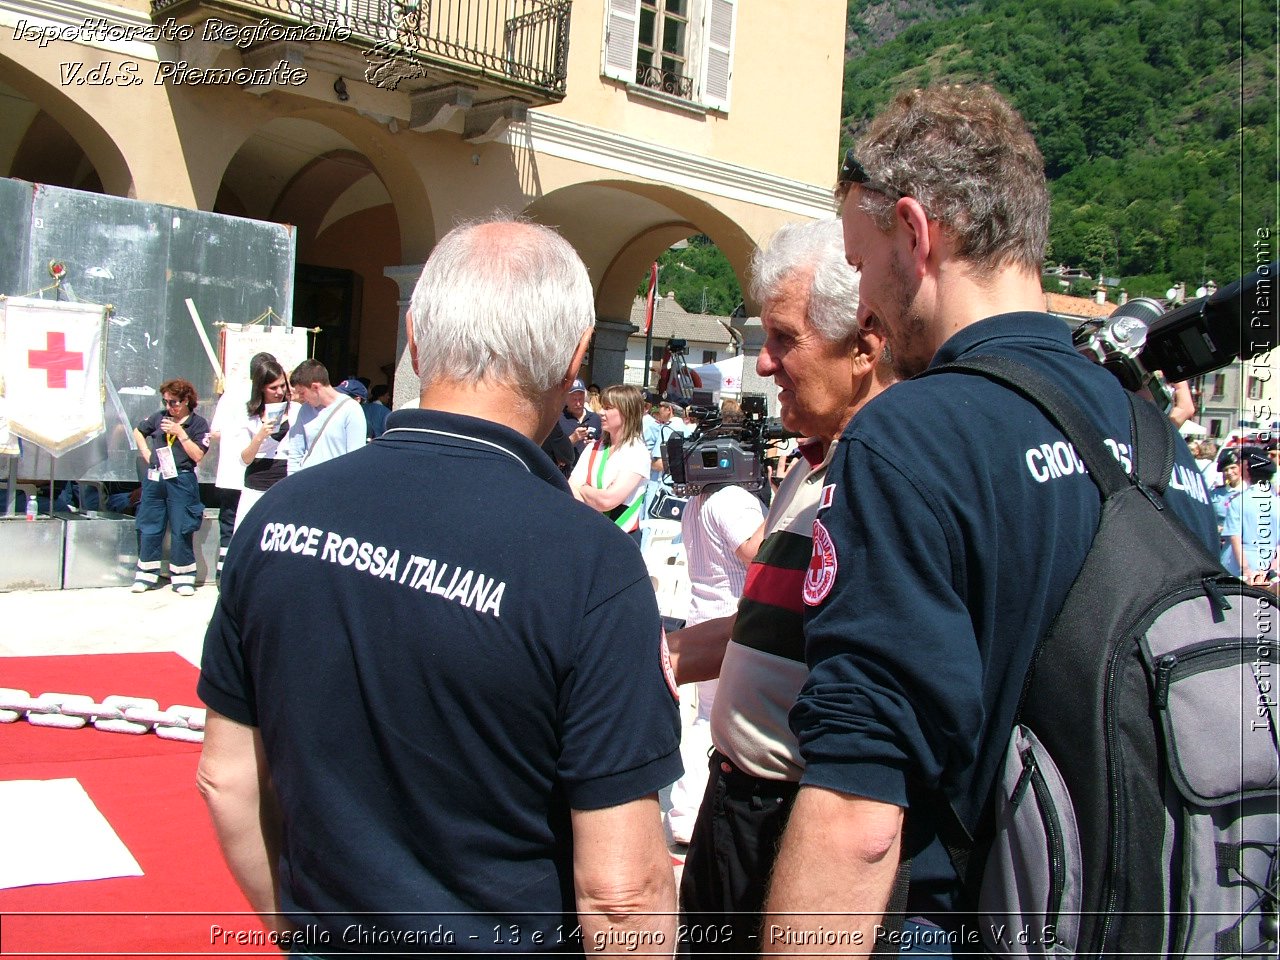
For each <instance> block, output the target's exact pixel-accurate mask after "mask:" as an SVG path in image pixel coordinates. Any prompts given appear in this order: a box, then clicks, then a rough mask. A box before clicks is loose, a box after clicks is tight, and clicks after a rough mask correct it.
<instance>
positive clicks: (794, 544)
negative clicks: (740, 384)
mask: <svg viewBox="0 0 1280 960" xmlns="http://www.w3.org/2000/svg"><path fill="white" fill-rule="evenodd" d="M752 273H753V275H754V277H755V282H754V290H753V292H754V294H755V296H756V298H757V300H758V301H759V302H760V304H761V305H762V313H761V322H762V323H763V325H764V331H765V342H764V346H763V347H762V348H761V351H760V358H759V360H757V362H756V371H757V372H758V373H759V374H760V376H762V377H772V378H773V381H774V383H775V384H776V385H777V387H778V390H779V393H778V400H779V403H780V404H781V407H782V422H783V425H784V426H785V427H786V428H787V429H788V430H791V431H793V432H796V433H800V434H803V435H804V436H805V437H807V438H808V439H807V440H805V441H804V442H803V443H802V445H801V450H802V452H803V454H804V462H803V463H801V464H798V465H797V466H796V467H795V468H794V469H792V470H791V471H790V472H789V473H788V474H787V476H786V479H785V480H783V482H782V485H781V486H780V487H779V489H778V491H777V494H776V496H775V497H774V500H773V505H772V506H771V508H770V510H769V515H768V517H767V518H766V520H765V526H764V540H763V543H762V544H761V546H760V549H759V552H758V553H757V554H756V556H755V560H754V561H753V562H752V564H751V565H750V567H749V568H748V572H747V581H746V587H745V590H744V593H743V597H742V601H741V603H740V604H739V606H738V611H737V614H736V615H735V616H729V617H722V618H720V619H716V620H709V621H706V622H705V623H702V624H699V625H697V626H694V627H690V628H687V629H685V630H681V631H676V632H675V633H673V634H672V635H671V636H670V638H669V639H670V642H671V644H672V649H673V651H674V653H673V656H674V657H675V660H676V676H677V678H678V680H679V682H681V683H687V682H691V681H695V680H705V679H708V678H711V677H715V676H717V674H718V675H719V678H720V683H719V689H718V691H717V693H716V698H715V704H714V706H713V708H712V711H711V739H712V743H713V745H714V748H715V749H714V751H713V752H712V756H711V772H710V780H709V783H708V786H707V791H706V794H705V796H704V798H703V802H702V807H701V809H700V811H699V814H698V820H697V823H696V825H695V827H694V829H693V836H692V840H691V842H690V846H689V855H688V858H687V860H686V862H685V868H684V878H683V881H682V884H681V889H680V902H681V908H682V910H683V911H684V913H685V915H686V919H687V920H688V921H689V923H690V925H691V929H693V928H696V929H699V930H707V931H710V930H712V929H714V930H715V932H716V934H715V936H707V937H701V938H699V939H700V940H701V941H702V942H697V943H692V944H691V946H692V948H693V949H694V950H695V951H699V950H703V951H728V952H741V951H744V950H746V951H750V952H755V951H756V950H758V949H759V945H760V941H759V940H758V939H753V937H755V936H757V935H758V934H759V932H760V931H759V927H760V922H761V918H760V913H761V910H762V908H763V905H764V894H765V889H766V885H767V882H768V879H769V873H770V870H771V869H772V867H773V851H775V850H776V849H777V841H778V839H779V837H780V836H781V834H782V829H783V827H784V826H785V825H786V819H787V814H788V812H789V810H790V806H791V802H792V800H793V799H794V797H795V794H796V790H797V789H798V787H799V781H800V775H801V773H802V772H803V761H802V759H801V757H800V752H799V747H798V744H797V743H796V739H795V737H794V736H793V735H792V733H791V730H790V727H789V726H788V724H787V713H788V711H789V710H790V709H791V706H792V705H793V704H794V703H795V700H796V695H797V694H798V693H799V692H800V687H801V685H802V684H803V683H804V681H805V678H806V677H807V676H808V672H809V671H808V667H807V666H806V665H805V658H804V633H803V620H804V617H803V611H804V605H803V600H802V595H803V591H804V581H805V576H806V570H807V569H808V567H809V560H810V556H811V554H812V546H813V544H812V537H813V533H812V531H813V520H814V516H815V515H816V513H817V510H818V506H819V503H820V501H821V498H822V494H823V489H824V483H823V481H824V477H825V476H826V470H827V465H828V464H829V463H830V462H831V454H832V452H833V450H834V449H835V445H836V441H837V440H838V438H839V437H840V434H841V433H842V432H843V430H844V428H845V425H846V424H847V423H848V422H849V420H850V419H851V418H852V417H853V415H854V414H855V413H857V411H858V410H859V409H861V408H862V407H863V406H864V405H865V404H866V403H867V402H868V401H869V400H871V398H872V397H874V396H876V395H877V394H879V393H880V392H881V391H882V390H884V389H885V388H886V387H888V386H889V385H890V384H891V383H892V382H893V380H894V376H893V373H892V371H891V370H890V368H889V366H888V364H887V362H885V361H886V357H885V346H884V335H883V333H882V332H881V331H880V329H879V324H878V323H877V322H876V321H875V320H874V318H872V317H869V316H865V315H862V316H860V314H859V309H858V274H857V272H856V271H855V270H854V269H853V268H852V267H850V266H849V265H848V264H847V263H846V262H845V258H844V246H843V242H842V239H841V233H840V225H839V223H838V222H837V221H826V222H821V223H810V224H804V225H798V224H792V225H788V226H785V227H783V228H782V229H781V230H779V231H778V232H777V234H775V235H774V237H773V238H772V240H771V241H770V243H769V245H768V246H767V247H766V248H762V249H761V250H759V251H757V253H756V255H755V257H754V259H753V262H752ZM721 658H723V662H721ZM708 941H710V942H708Z"/></svg>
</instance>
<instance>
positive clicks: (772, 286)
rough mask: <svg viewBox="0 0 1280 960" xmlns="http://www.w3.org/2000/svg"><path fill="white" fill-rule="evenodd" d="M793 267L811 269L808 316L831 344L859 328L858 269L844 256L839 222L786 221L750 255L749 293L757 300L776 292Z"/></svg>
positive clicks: (816, 329)
mask: <svg viewBox="0 0 1280 960" xmlns="http://www.w3.org/2000/svg"><path fill="white" fill-rule="evenodd" d="M797 270H812V271H813V278H812V279H811V280H810V282H809V304H808V311H807V315H808V318H809V323H811V324H812V325H813V329H814V330H815V331H817V333H818V335H819V336H820V337H822V338H823V339H824V340H829V341H831V342H833V343H835V342H839V341H841V340H845V339H847V338H848V337H849V336H851V335H852V334H853V333H855V332H856V331H857V329H858V271H857V270H855V269H853V267H851V266H849V263H848V261H847V260H845V258H844V235H843V233H842V232H841V228H840V221H838V220H820V221H815V222H812V223H788V224H786V225H785V226H783V227H781V228H779V230H778V232H777V233H775V234H774V235H773V236H772V237H771V238H770V239H769V243H768V245H767V246H764V247H760V248H759V249H757V250H756V252H755V253H754V254H753V255H752V257H751V274H752V276H751V295H752V296H753V297H754V298H755V299H756V301H757V302H759V303H760V304H762V305H763V304H764V303H765V302H766V301H768V300H770V299H772V298H773V297H774V296H776V295H777V293H778V289H779V287H781V286H782V285H783V284H784V283H786V281H787V278H788V277H789V276H790V275H791V274H792V273H794V272H795V271H797Z"/></svg>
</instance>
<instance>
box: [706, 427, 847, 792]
mask: <svg viewBox="0 0 1280 960" xmlns="http://www.w3.org/2000/svg"><path fill="white" fill-rule="evenodd" d="M800 449H801V452H802V453H803V454H804V457H805V465H804V466H802V465H800V464H797V465H796V466H795V468H793V469H792V470H791V472H790V473H788V474H787V476H786V479H784V480H783V481H782V485H781V486H780V487H779V488H778V492H777V496H775V497H774V500H773V505H772V506H771V507H770V509H769V516H768V517H767V518H766V520H765V536H764V542H763V543H762V544H761V545H760V551H759V553H757V554H756V558H755V560H754V561H753V562H752V563H751V566H750V567H749V568H748V569H747V582H746V587H745V588H744V590H743V593H742V600H741V602H740V603H739V604H738V617H737V621H736V622H735V624H734V628H733V639H732V640H731V641H730V643H729V646H728V649H727V650H726V651H725V655H724V663H723V665H722V666H721V668H720V687H719V690H718V691H717V693H716V702H715V706H714V707H713V708H712V711H711V739H712V742H713V743H714V744H715V746H716V749H717V750H719V751H720V752H721V753H723V754H724V755H725V756H727V757H728V758H729V759H730V760H732V761H733V762H734V763H735V764H736V765H737V766H738V767H740V768H741V769H742V770H744V771H746V772H747V773H750V774H752V775H753V776H757V777H764V778H766V779H769V780H792V781H797V780H799V779H800V774H801V773H802V772H803V771H804V762H803V761H802V760H801V759H800V752H799V749H798V746H797V743H796V738H795V737H794V736H793V735H792V733H791V727H790V726H789V725H788V723H787V714H788V713H790V711H791V708H792V706H794V705H795V702H796V696H797V695H798V694H799V693H800V688H801V686H802V685H803V684H804V681H805V679H806V678H807V677H808V676H809V668H808V666H807V665H806V664H805V659H804V601H803V599H802V593H803V590H804V578H805V573H806V571H807V570H808V567H809V560H810V558H811V556H812V554H813V521H814V518H815V517H816V516H817V513H818V506H819V503H820V501H821V499H822V487H823V481H824V479H825V477H826V475H827V465H828V464H829V463H830V462H831V454H832V452H833V451H834V450H835V444H834V443H833V444H831V445H830V446H828V447H827V449H826V450H825V451H824V450H823V449H822V444H821V442H820V441H817V440H809V441H806V442H805V443H803V444H801V447H800ZM806 467H807V469H806Z"/></svg>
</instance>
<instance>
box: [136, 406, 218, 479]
mask: <svg viewBox="0 0 1280 960" xmlns="http://www.w3.org/2000/svg"><path fill="white" fill-rule="evenodd" d="M168 416H169V411H168V410H167V409H166V410H157V411H156V412H155V413H153V414H151V416H149V417H147V418H146V419H145V420H143V421H142V422H141V423H139V424H138V432H139V433H140V434H142V435H143V436H144V437H146V438H147V445H148V446H149V447H150V448H151V457H150V458H149V459H148V460H147V467H148V468H150V469H152V470H154V469H157V468H158V467H159V466H160V464H159V461H158V460H157V459H156V451H157V450H158V449H160V448H161V447H163V446H166V445H167V446H168V447H169V449H170V450H172V451H173V465H174V466H175V467H176V468H177V470H178V472H179V473H192V472H194V471H195V469H196V466H197V464H196V462H195V461H194V460H192V459H191V456H190V454H188V453H187V451H186V448H185V447H184V446H183V445H182V444H181V443H179V442H178V440H177V438H176V437H175V438H174V441H173V443H169V435H168V434H167V433H165V432H164V431H163V430H162V429H161V428H160V421H162V420H164V419H165V418H166V417H168ZM184 429H185V430H186V432H187V436H188V437H190V438H191V439H192V440H194V441H195V443H196V445H197V446H199V447H201V448H202V449H205V450H207V449H209V421H207V420H206V419H205V418H204V417H202V416H200V414H198V413H192V414H190V415H188V417H187V422H186V425H185V427H184Z"/></svg>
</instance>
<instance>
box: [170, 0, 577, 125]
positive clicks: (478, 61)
mask: <svg viewBox="0 0 1280 960" xmlns="http://www.w3.org/2000/svg"><path fill="white" fill-rule="evenodd" d="M571 6H572V0H416V2H415V0H408V2H399V0H154V2H153V3H152V4H151V18H152V20H153V21H156V22H161V21H163V20H165V19H167V18H170V17H172V18H174V19H176V20H177V21H178V22H180V23H200V22H202V21H204V22H207V21H210V20H213V19H217V20H220V21H222V24H220V25H219V26H221V27H222V28H223V30H224V31H225V32H224V33H223V34H221V35H218V38H219V39H225V40H228V41H230V42H233V43H235V44H236V46H238V47H240V48H241V49H242V50H244V51H245V52H246V53H247V52H249V51H251V50H252V48H253V47H255V46H261V45H264V44H267V43H272V42H276V41H278V40H281V39H286V40H292V39H311V38H313V37H314V38H319V40H320V42H327V43H337V44H338V45H340V46H342V47H345V48H347V51H348V54H347V55H348V56H349V57H350V58H351V59H352V60H353V61H354V60H355V59H356V58H362V64H361V65H362V67H363V73H364V76H365V79H366V80H367V81H368V82H369V83H372V84H374V85H376V86H379V87H383V88H385V89H408V90H411V91H412V90H414V89H424V88H431V87H437V86H440V85H443V84H448V83H457V82H463V83H470V84H473V85H476V86H477V87H478V88H480V89H482V90H483V91H484V97H485V98H488V97H493V96H501V95H504V94H515V95H519V96H521V97H523V98H524V99H526V100H527V101H528V102H529V103H530V104H531V105H535V106H536V105H540V104H545V103H552V102H556V101H559V100H562V99H563V98H564V93H565V79H566V75H567V73H568V54H569V14H570V8H571ZM264 22H265V24H267V25H268V26H269V27H272V28H273V27H275V25H279V27H280V29H269V28H264V27H263V24H264ZM236 25H239V27H240V29H239V32H237V27H236ZM304 28H312V29H311V30H309V31H308V30H305V29H304ZM201 35H203V34H200V33H197V36H201ZM313 42H314V41H313Z"/></svg>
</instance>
